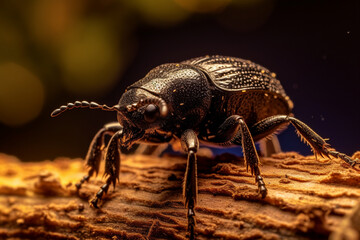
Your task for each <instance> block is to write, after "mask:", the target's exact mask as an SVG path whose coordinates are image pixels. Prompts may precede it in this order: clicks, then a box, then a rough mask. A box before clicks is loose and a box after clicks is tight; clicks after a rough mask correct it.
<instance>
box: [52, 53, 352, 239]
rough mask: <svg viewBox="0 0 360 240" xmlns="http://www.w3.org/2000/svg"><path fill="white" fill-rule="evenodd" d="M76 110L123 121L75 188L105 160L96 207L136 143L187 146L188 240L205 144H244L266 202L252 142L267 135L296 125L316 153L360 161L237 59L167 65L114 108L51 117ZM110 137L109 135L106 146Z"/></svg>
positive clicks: (99, 140) (92, 152)
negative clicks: (111, 115) (113, 113)
mask: <svg viewBox="0 0 360 240" xmlns="http://www.w3.org/2000/svg"><path fill="white" fill-rule="evenodd" d="M73 108H90V109H101V110H105V111H116V112H117V120H118V122H115V123H110V124H107V125H105V126H104V127H103V128H102V129H100V131H98V133H97V134H96V135H95V137H94V138H93V140H92V142H91V144H90V147H89V150H88V153H87V156H86V165H87V166H88V167H89V171H88V174H87V175H86V176H84V177H83V178H82V179H81V180H80V182H79V183H78V184H76V186H77V188H78V189H80V187H81V185H82V184H83V183H84V182H86V181H88V180H89V179H90V177H91V176H93V174H94V173H97V172H98V170H99V163H100V161H101V159H102V158H103V156H104V159H105V175H106V176H107V178H106V183H105V184H104V185H103V186H102V187H101V188H100V190H99V191H98V192H97V193H96V195H95V197H94V198H93V199H92V200H91V201H90V204H91V205H92V206H93V207H95V208H97V207H98V202H99V200H101V198H102V196H103V194H104V193H107V191H108V189H109V186H110V185H111V184H113V185H114V187H115V184H116V181H117V179H118V178H119V167H120V147H125V148H129V147H131V145H132V144H134V143H155V144H161V143H169V142H170V141H172V140H176V141H180V142H181V146H182V149H183V150H184V152H185V153H186V154H187V166H186V171H185V176H184V186H183V196H184V203H185V207H186V208H187V219H188V233H189V238H190V239H194V236H195V211H194V208H195V206H196V202H197V192H198V190H197V160H196V153H197V151H198V149H199V141H200V142H202V143H205V144H215V145H222V146H228V145H240V146H242V148H243V153H244V158H245V162H246V166H247V169H248V168H250V171H251V174H252V175H253V176H254V177H255V182H256V183H257V186H258V192H259V193H260V195H261V197H262V198H265V197H266V195H267V189H266V186H265V182H264V180H263V178H262V176H261V174H260V169H259V156H258V153H257V150H256V148H255V144H254V142H257V141H260V140H263V139H265V138H269V137H270V136H272V135H274V134H276V133H277V130H279V129H280V128H283V127H286V126H287V125H289V124H290V123H291V124H292V125H293V126H294V127H295V129H296V131H297V133H298V134H299V135H300V136H301V137H302V138H303V139H304V140H305V141H306V142H307V143H308V144H309V145H310V146H311V148H312V150H313V152H314V154H315V156H316V155H317V154H319V155H321V156H326V157H329V158H330V156H334V157H337V158H341V159H342V160H344V161H345V162H346V163H348V164H349V165H351V166H354V165H355V164H359V160H358V159H355V160H353V159H351V158H350V157H349V156H347V155H345V154H343V153H340V152H338V151H336V150H335V149H333V148H331V147H330V145H329V144H328V143H327V142H326V140H325V139H323V138H322V137H320V136H319V135H318V134H316V133H315V132H314V131H313V130H312V129H311V128H310V127H309V126H307V125H306V124H305V123H303V122H301V121H300V120H298V119H296V118H295V117H294V116H293V114H292V113H291V111H292V109H293V103H292V101H291V100H290V98H289V97H288V96H287V95H286V93H285V91H284V89H283V87H282V86H281V84H280V81H279V80H278V79H276V75H275V74H274V73H272V72H270V71H269V70H268V69H266V68H264V67H262V66H260V65H258V64H255V63H253V62H251V61H249V60H244V59H240V58H235V57H225V56H218V55H216V56H204V57H198V58H193V59H190V60H186V61H183V62H180V63H168V64H163V65H160V66H158V67H156V68H154V69H152V70H151V71H150V72H149V73H148V74H147V75H146V76H145V77H144V78H142V79H141V80H139V81H137V82H135V83H134V84H132V85H130V86H129V87H127V89H126V90H125V93H123V95H122V96H121V98H120V100H119V103H118V104H116V105H114V106H111V107H109V106H107V105H100V104H98V103H95V102H90V103H89V102H87V101H76V102H74V103H68V104H67V105H63V106H61V107H60V108H58V109H56V110H55V111H54V112H52V114H51V116H52V117H55V116H58V115H59V114H61V113H63V112H64V111H66V110H69V109H73ZM106 135H109V136H111V138H110V140H109V142H108V143H107V147H106V148H105V149H104V148H103V146H104V144H106V143H105V140H104V136H106ZM275 143H276V141H275V142H274V143H272V145H273V149H274V148H275V149H276V146H275V145H276V144H275ZM269 146H271V142H270V145H269ZM265 149H266V148H265Z"/></svg>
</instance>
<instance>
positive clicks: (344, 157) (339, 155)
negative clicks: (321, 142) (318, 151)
mask: <svg viewBox="0 0 360 240" xmlns="http://www.w3.org/2000/svg"><path fill="white" fill-rule="evenodd" d="M327 153H328V154H329V155H331V156H334V157H336V158H340V159H342V160H344V162H346V163H347V164H349V165H350V166H351V167H356V166H359V165H360V160H359V159H357V158H356V159H352V158H351V157H349V156H348V155H346V154H344V153H340V152H338V151H335V150H331V151H328V152H327Z"/></svg>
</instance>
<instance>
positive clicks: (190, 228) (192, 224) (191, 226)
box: [187, 208, 196, 240]
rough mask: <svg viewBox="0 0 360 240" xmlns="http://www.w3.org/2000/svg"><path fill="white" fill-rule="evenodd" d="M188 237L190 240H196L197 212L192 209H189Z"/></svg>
mask: <svg viewBox="0 0 360 240" xmlns="http://www.w3.org/2000/svg"><path fill="white" fill-rule="evenodd" d="M187 217H188V237H189V239H190V240H194V239H195V224H196V221H195V211H194V209H192V208H189V209H188V214H187Z"/></svg>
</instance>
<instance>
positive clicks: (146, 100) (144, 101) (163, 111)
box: [127, 98, 168, 118]
mask: <svg viewBox="0 0 360 240" xmlns="http://www.w3.org/2000/svg"><path fill="white" fill-rule="evenodd" d="M147 104H155V105H157V106H158V107H159V110H160V117H162V118H165V117H166V116H167V114H168V107H167V104H166V102H165V101H164V100H163V99H162V98H144V99H140V101H139V102H138V103H135V104H132V105H128V106H127V109H128V111H129V112H132V111H135V110H136V109H138V108H140V107H142V106H145V105H147Z"/></svg>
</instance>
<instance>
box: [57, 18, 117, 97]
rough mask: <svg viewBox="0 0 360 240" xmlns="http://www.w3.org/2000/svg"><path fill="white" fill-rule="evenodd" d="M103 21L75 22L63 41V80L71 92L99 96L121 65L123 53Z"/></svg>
mask: <svg viewBox="0 0 360 240" xmlns="http://www.w3.org/2000/svg"><path fill="white" fill-rule="evenodd" d="M111 31H112V30H111V29H110V28H108V27H106V24H104V23H101V22H98V21H96V20H93V21H91V20H89V21H84V22H82V23H80V24H79V25H77V26H74V28H73V29H72V31H71V32H70V33H69V34H68V35H67V37H66V38H65V39H64V42H63V43H62V47H61V51H60V59H61V63H62V67H63V72H64V75H63V82H64V84H65V87H66V88H67V90H68V91H70V92H71V93H74V94H76V95H83V96H88V95H91V96H101V95H102V94H104V93H105V92H106V91H107V90H109V89H110V88H111V87H112V86H114V85H115V83H116V79H117V76H118V74H119V73H120V71H121V70H122V69H123V61H122V53H121V52H120V50H119V47H118V43H117V41H116V39H114V37H113V34H112V32H111Z"/></svg>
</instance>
